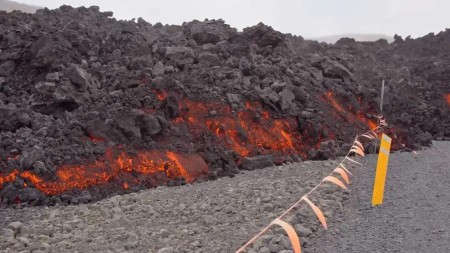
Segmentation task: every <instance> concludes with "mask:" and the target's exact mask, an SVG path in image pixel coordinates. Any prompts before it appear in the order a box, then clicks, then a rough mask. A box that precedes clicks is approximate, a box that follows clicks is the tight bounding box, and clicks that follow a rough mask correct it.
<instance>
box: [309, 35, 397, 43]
mask: <svg viewBox="0 0 450 253" xmlns="http://www.w3.org/2000/svg"><path fill="white" fill-rule="evenodd" d="M344 37H347V38H353V39H355V40H356V41H376V40H379V39H386V40H387V41H388V42H389V43H391V42H392V41H394V38H393V37H391V36H387V35H384V34H359V33H350V34H337V35H330V36H323V37H317V38H311V39H312V40H317V41H319V42H326V43H328V44H334V43H335V42H336V41H338V40H339V39H340V38H344Z"/></svg>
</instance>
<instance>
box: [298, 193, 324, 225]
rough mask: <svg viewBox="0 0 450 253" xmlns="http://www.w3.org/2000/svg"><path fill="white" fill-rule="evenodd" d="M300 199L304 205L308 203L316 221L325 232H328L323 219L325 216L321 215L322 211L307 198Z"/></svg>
mask: <svg viewBox="0 0 450 253" xmlns="http://www.w3.org/2000/svg"><path fill="white" fill-rule="evenodd" d="M302 199H303V200H304V201H305V202H306V203H308V205H309V206H310V207H311V209H312V210H313V211H314V213H315V214H316V216H317V219H319V221H320V223H322V226H323V227H324V228H325V230H328V225H327V220H326V219H325V215H323V213H322V211H321V210H320V209H319V208H318V207H317V206H316V205H315V204H314V203H313V202H311V200H309V199H308V197H306V196H303V198H302Z"/></svg>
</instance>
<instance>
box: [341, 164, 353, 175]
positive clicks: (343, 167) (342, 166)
mask: <svg viewBox="0 0 450 253" xmlns="http://www.w3.org/2000/svg"><path fill="white" fill-rule="evenodd" d="M339 167H340V168H342V169H343V170H345V171H346V172H347V173H348V174H350V175H352V176H353V174H352V173H351V172H350V171H349V170H348V169H347V168H345V166H344V165H343V164H342V163H341V164H339Z"/></svg>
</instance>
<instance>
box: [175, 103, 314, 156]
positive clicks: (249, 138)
mask: <svg viewBox="0 0 450 253" xmlns="http://www.w3.org/2000/svg"><path fill="white" fill-rule="evenodd" d="M180 104H181V107H182V108H181V109H182V110H184V111H183V113H182V115H183V116H182V117H179V118H176V119H174V120H173V121H172V122H173V123H175V124H179V123H184V122H185V123H187V124H188V126H189V128H190V129H191V132H193V133H199V134H202V133H204V132H205V131H209V132H210V133H212V134H213V135H215V136H216V137H217V139H218V140H220V141H221V142H222V143H223V144H224V145H226V146H227V147H229V148H231V149H233V150H234V151H235V152H236V153H238V154H239V155H241V156H252V155H257V154H264V153H273V152H279V153H282V154H284V155H289V154H305V150H306V148H307V147H306V145H305V144H304V143H302V136H301V135H300V134H299V133H298V131H297V121H296V120H295V119H293V118H283V119H273V118H272V117H271V115H270V112H268V111H265V110H263V109H262V106H261V104H260V103H257V102H246V103H245V109H244V110H242V111H239V112H238V113H232V112H231V108H230V107H229V106H227V105H223V104H220V103H216V102H207V103H205V102H196V101H190V100H184V101H183V102H181V103H180ZM211 111H215V113H214V114H213V115H214V116H211V114H210V112H211ZM182 118H184V119H185V120H182Z"/></svg>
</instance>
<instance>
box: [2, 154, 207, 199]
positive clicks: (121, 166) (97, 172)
mask: <svg viewBox="0 0 450 253" xmlns="http://www.w3.org/2000/svg"><path fill="white" fill-rule="evenodd" d="M207 170H208V166H207V164H206V163H205V161H204V160H203V159H202V158H201V157H200V156H199V155H197V154H178V153H174V152H169V151H168V152H163V151H156V150H152V151H145V152H140V153H138V154H137V155H134V156H131V155H128V154H126V153H125V152H122V153H120V154H119V155H118V156H115V157H114V156H113V155H112V152H111V151H108V152H106V154H105V156H104V159H103V160H98V161H95V162H93V163H90V164H84V165H63V166H61V167H60V168H58V169H57V171H56V180H53V181H50V180H44V179H43V178H42V177H40V176H38V175H36V174H34V173H33V172H31V171H23V172H19V171H18V170H14V171H12V172H11V173H9V174H8V175H5V176H0V188H1V187H2V186H3V184H4V183H6V182H13V181H14V180H15V179H16V177H17V176H20V177H21V178H23V179H26V181H27V182H30V183H32V184H33V185H34V186H35V187H36V188H37V189H39V190H40V191H42V192H43V193H45V194H46V195H58V194H61V193H63V192H65V191H68V190H70V189H84V188H87V187H90V186H93V185H100V184H105V183H108V182H110V181H111V180H113V179H118V178H119V177H121V176H122V175H124V173H126V174H130V173H135V174H141V175H154V174H157V173H164V174H165V175H166V176H167V177H168V178H171V179H175V178H180V177H182V178H184V179H185V180H186V181H187V182H192V181H194V180H195V179H196V178H197V177H198V176H199V175H200V174H202V173H205V172H206V171H207ZM134 179H135V180H134V181H135V182H136V183H139V180H137V179H136V178H134ZM123 187H124V188H128V187H129V186H128V183H127V182H125V183H124V184H123Z"/></svg>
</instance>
